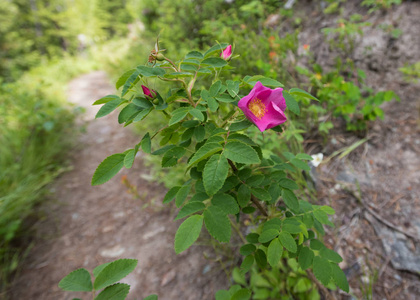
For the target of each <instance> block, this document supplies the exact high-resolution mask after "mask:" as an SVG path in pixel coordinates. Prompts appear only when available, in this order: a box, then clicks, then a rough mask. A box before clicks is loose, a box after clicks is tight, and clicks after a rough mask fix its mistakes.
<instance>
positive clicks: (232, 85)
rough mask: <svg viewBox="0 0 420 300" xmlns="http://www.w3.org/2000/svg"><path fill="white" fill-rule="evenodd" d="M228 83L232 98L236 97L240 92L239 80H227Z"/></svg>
mask: <svg viewBox="0 0 420 300" xmlns="http://www.w3.org/2000/svg"><path fill="white" fill-rule="evenodd" d="M226 83H227V90H228V93H229V95H230V96H231V97H232V98H235V97H236V96H237V95H238V92H239V81H232V80H228V81H226Z"/></svg>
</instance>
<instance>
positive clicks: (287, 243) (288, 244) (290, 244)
mask: <svg viewBox="0 0 420 300" xmlns="http://www.w3.org/2000/svg"><path fill="white" fill-rule="evenodd" d="M279 240H280V242H281V244H282V245H283V246H284V248H286V249H287V250H288V251H290V252H292V253H296V251H297V246H296V241H295V239H294V238H293V237H292V236H291V235H290V233H288V232H284V231H282V232H280V234H279Z"/></svg>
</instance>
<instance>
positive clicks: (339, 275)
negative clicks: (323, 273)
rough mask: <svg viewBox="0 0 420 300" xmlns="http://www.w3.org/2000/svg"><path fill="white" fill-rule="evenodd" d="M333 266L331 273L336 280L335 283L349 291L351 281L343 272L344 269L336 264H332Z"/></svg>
mask: <svg viewBox="0 0 420 300" xmlns="http://www.w3.org/2000/svg"><path fill="white" fill-rule="evenodd" d="M330 266H331V275H332V279H333V280H334V282H335V284H336V285H337V286H338V287H339V288H340V289H342V290H343V291H345V292H346V293H348V292H349V283H348V281H347V277H346V274H345V273H344V272H343V270H341V269H340V267H339V266H338V265H336V264H333V263H332V264H330Z"/></svg>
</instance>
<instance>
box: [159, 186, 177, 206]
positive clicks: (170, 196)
mask: <svg viewBox="0 0 420 300" xmlns="http://www.w3.org/2000/svg"><path fill="white" fill-rule="evenodd" d="M180 188H181V187H180V186H174V187H173V188H171V189H170V190H169V191H168V192H167V193H166V195H165V197H164V198H163V204H166V203H169V202H171V201H172V200H174V199H175V196H176V194H177V193H178V191H179V189H180Z"/></svg>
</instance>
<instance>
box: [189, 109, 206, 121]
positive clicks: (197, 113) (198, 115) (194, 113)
mask: <svg viewBox="0 0 420 300" xmlns="http://www.w3.org/2000/svg"><path fill="white" fill-rule="evenodd" d="M189 114H190V115H191V116H193V117H194V118H197V119H199V120H200V121H201V122H203V121H204V115H203V113H202V112H201V111H199V110H198V109H196V108H193V109H191V110H190V111H189Z"/></svg>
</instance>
